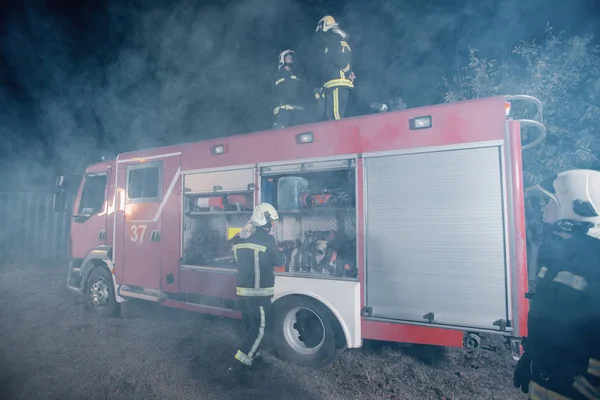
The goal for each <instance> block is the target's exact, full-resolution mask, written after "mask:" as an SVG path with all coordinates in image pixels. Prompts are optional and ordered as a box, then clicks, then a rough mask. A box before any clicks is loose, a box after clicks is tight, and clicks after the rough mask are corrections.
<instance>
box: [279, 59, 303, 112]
mask: <svg viewBox="0 0 600 400" xmlns="http://www.w3.org/2000/svg"><path fill="white" fill-rule="evenodd" d="M300 90H301V87H300V79H299V78H298V76H297V75H296V74H295V72H294V69H293V68H290V70H289V71H288V70H287V69H286V68H285V67H281V68H279V70H278V71H277V75H276V76H275V99H276V103H277V105H276V107H275V109H274V110H273V113H274V114H277V113H278V112H279V111H280V110H294V109H296V108H298V107H301V101H300V100H301V99H300Z"/></svg>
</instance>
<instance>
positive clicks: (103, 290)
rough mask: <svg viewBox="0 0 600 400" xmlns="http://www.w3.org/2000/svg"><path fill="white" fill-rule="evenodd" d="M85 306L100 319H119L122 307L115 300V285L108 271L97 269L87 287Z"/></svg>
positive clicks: (94, 270) (90, 276)
mask: <svg viewBox="0 0 600 400" xmlns="http://www.w3.org/2000/svg"><path fill="white" fill-rule="evenodd" d="M85 306H86V308H87V309H88V310H90V311H91V312H92V313H94V314H96V315H98V316H100V317H118V316H119V315H120V314H121V305H120V304H119V303H117V299H116V298H115V285H114V284H113V280H112V276H111V275H110V272H108V269H106V268H104V267H96V268H94V269H93V270H92V272H90V275H89V277H88V279H87V283H86V286H85Z"/></svg>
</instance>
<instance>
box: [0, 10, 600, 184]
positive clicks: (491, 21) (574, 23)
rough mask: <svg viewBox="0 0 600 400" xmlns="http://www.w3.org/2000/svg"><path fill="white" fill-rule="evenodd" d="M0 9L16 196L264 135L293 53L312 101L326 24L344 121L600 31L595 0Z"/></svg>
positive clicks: (5, 111) (2, 117) (0, 130)
mask: <svg viewBox="0 0 600 400" xmlns="http://www.w3.org/2000/svg"><path fill="white" fill-rule="evenodd" d="M4 3H9V4H4ZM4 3H3V4H2V6H0V8H1V15H2V17H1V20H2V24H1V30H0V35H1V37H0V45H1V46H2V52H1V55H0V107H1V109H2V113H0V134H1V135H2V139H3V140H2V146H0V157H1V160H2V161H1V164H0V169H2V171H3V174H4V176H10V178H12V181H13V183H11V184H14V182H15V181H17V182H18V181H23V180H27V179H30V178H31V177H30V176H29V177H26V176H24V174H25V173H24V171H26V172H27V174H25V175H37V176H38V178H37V179H38V180H44V179H48V176H49V175H51V174H53V173H55V172H56V171H58V170H67V169H71V170H72V169H81V168H83V167H84V166H85V165H87V164H89V163H91V162H94V161H96V160H97V158H98V157H99V156H100V155H103V154H114V153H116V152H120V151H126V150H132V149H136V148H145V147H151V146H158V145H165V144H170V143H179V142H187V141H193V140H200V139H203V138H210V137H216V136H223V135H228V134H237V133H244V132H251V131H257V130H262V129H268V128H269V126H270V124H271V123H272V104H271V99H270V98H269V95H270V87H271V84H272V78H273V76H274V74H275V72H276V69H277V56H278V54H279V53H280V52H281V51H282V50H284V49H286V48H293V49H294V50H296V52H297V59H296V61H297V63H298V64H299V65H298V66H297V67H298V68H299V70H300V75H301V76H304V77H305V81H306V82H307V85H306V96H307V101H310V98H309V94H310V91H312V89H313V88H314V87H315V86H316V81H317V75H316V73H317V72H318V71H319V66H318V65H317V62H318V55H320V52H321V43H320V42H319V40H318V38H317V36H316V35H315V33H314V29H315V26H316V23H317V21H318V20H319V19H320V18H321V17H322V16H323V15H326V14H330V15H333V16H334V17H335V18H336V19H337V20H338V22H339V23H340V26H341V27H342V29H345V30H346V31H347V32H348V33H349V34H350V45H351V46H352V50H353V59H354V65H355V67H354V69H355V71H356V75H357V80H356V82H355V83H356V90H355V93H354V95H353V96H352V98H351V104H350V107H349V110H348V111H349V114H350V115H360V114H364V113H367V112H369V110H368V105H369V103H370V102H372V101H385V100H389V99H392V98H395V97H402V99H403V100H404V101H405V102H406V103H407V104H408V106H409V107H416V106H421V105H427V104H435V103H441V102H443V90H442V88H441V86H440V83H441V80H442V78H443V77H451V76H453V75H454V74H455V73H456V71H457V57H458V59H459V60H460V59H464V57H465V56H466V54H467V53H468V47H469V46H474V47H477V48H479V49H480V51H481V53H483V54H485V55H489V56H503V55H504V56H505V55H506V54H510V49H511V48H512V47H513V46H514V45H515V44H517V43H518V42H519V41H520V40H531V39H534V38H543V36H544V28H545V26H546V23H547V22H548V21H550V24H551V25H552V26H553V27H555V30H565V31H566V33H567V34H568V35H576V34H577V35H583V34H588V33H589V34H597V33H598V28H599V27H600V23H599V22H600V2H598V1H596V0H574V1H571V2H565V1H560V2H559V1H554V0H553V1H542V0H506V1H497V0H460V1H459V0H424V1H418V2H417V1H408V0H405V1H371V2H366V1H346V2H344V1H326V0H323V1H316V0H311V1H292V0H279V1H278V0H244V1H235V2H232V1H206V2H202V1H162V0H148V1H125V0H122V1H98V2H77V1H28V2H12V3H10V2H4ZM499 52H500V53H504V54H499ZM17 160H18V161H19V162H21V163H22V164H23V163H24V165H25V166H26V168H25V167H23V168H20V171H21V173H20V174H19V173H14V168H15V167H14V166H15V165H16V164H15V162H16V161H17ZM36 169H37V170H38V172H35V171H34V170H36ZM39 170H43V171H44V172H45V174H44V173H41V174H40V172H39ZM7 171H12V172H11V173H8V172H7ZM5 181H6V180H5ZM7 185H8V183H7Z"/></svg>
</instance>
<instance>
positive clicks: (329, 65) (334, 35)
mask: <svg viewBox="0 0 600 400" xmlns="http://www.w3.org/2000/svg"><path fill="white" fill-rule="evenodd" d="M323 40H324V41H325V56H324V65H323V72H322V86H323V88H324V89H331V88H339V87H344V88H348V89H354V84H353V83H352V81H351V80H350V79H348V76H350V75H351V74H352V72H353V69H352V50H351V49H350V45H349V44H348V35H347V34H346V33H345V32H343V31H341V30H336V29H332V30H330V31H327V32H325V33H323Z"/></svg>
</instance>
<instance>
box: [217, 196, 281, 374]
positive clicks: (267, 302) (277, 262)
mask: <svg viewBox="0 0 600 400" xmlns="http://www.w3.org/2000/svg"><path fill="white" fill-rule="evenodd" d="M278 219H279V215H278V214H277V211H276V210H275V208H274V207H273V206H272V205H271V204H268V203H261V204H259V205H258V206H256V208H255V209H254V212H253V214H252V217H251V219H250V221H249V222H248V224H246V226H245V227H244V229H243V230H242V231H241V232H240V235H239V239H238V241H237V243H236V244H234V245H233V256H234V259H235V261H236V264H237V275H236V277H237V289H236V294H237V296H238V299H239V301H240V306H241V310H242V320H243V322H244V325H245V326H244V332H245V333H244V340H243V342H242V344H241V346H240V347H239V349H238V351H237V353H236V354H235V360H236V361H234V365H233V367H231V368H230V369H229V371H231V372H236V373H237V375H238V378H241V379H242V380H244V378H245V376H246V375H245V373H246V372H248V370H249V368H250V367H251V366H252V363H253V361H254V360H255V359H256V358H257V353H258V350H259V348H260V345H261V342H262V340H263V337H264V335H265V330H266V329H267V327H268V326H269V323H270V318H271V315H270V314H271V298H272V297H273V294H274V284H275V273H274V267H277V266H281V265H284V264H285V259H284V256H283V253H282V252H281V251H280V250H279V248H278V246H277V243H276V242H275V238H273V236H271V235H270V234H269V231H270V229H271V227H272V224H273V222H274V221H277V220H278Z"/></svg>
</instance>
